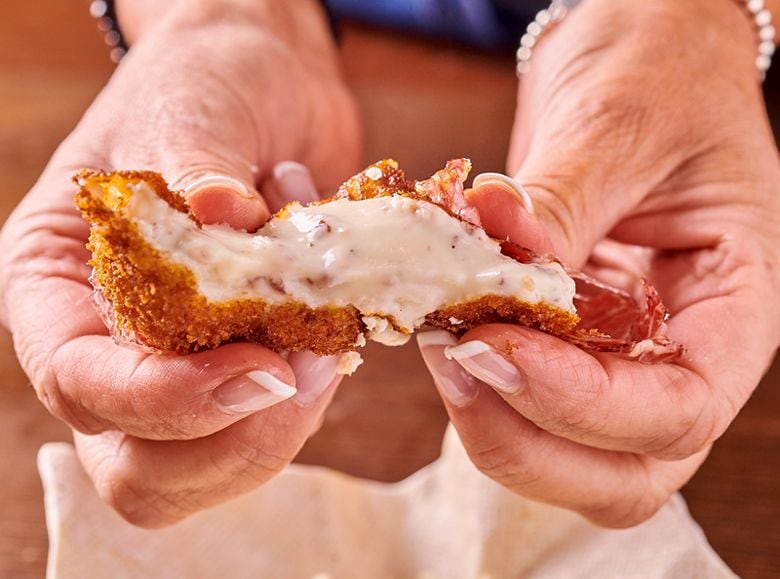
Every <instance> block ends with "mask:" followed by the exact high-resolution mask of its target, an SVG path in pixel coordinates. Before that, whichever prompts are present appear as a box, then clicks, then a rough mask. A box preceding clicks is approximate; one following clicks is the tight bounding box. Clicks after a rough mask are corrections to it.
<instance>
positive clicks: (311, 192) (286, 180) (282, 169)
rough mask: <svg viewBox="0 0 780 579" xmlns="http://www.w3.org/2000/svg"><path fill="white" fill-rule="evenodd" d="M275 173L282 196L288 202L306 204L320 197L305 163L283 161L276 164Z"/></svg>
mask: <svg viewBox="0 0 780 579" xmlns="http://www.w3.org/2000/svg"><path fill="white" fill-rule="evenodd" d="M273 175H274V180H275V181H276V185H277V187H278V188H279V191H280V193H281V195H282V197H284V199H285V200H286V201H287V202H288V203H289V202H291V201H298V202H299V203H301V204H303V205H305V204H306V203H311V202H312V201H317V200H318V199H319V195H318V194H317V187H316V185H315V184H314V180H313V179H312V177H311V173H310V172H309V170H308V169H307V168H306V166H305V165H301V164H300V163H296V162H295V161H282V162H281V163H277V164H276V165H275V166H274V169H273Z"/></svg>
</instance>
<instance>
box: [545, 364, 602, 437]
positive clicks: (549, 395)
mask: <svg viewBox="0 0 780 579" xmlns="http://www.w3.org/2000/svg"><path fill="white" fill-rule="evenodd" d="M547 363H548V364H555V363H566V362H565V361H561V362H558V361H556V360H550V361H549V362H547ZM559 375H561V376H566V377H569V379H568V380H567V382H566V383H565V384H559V385H558V387H556V388H555V389H539V390H535V391H533V392H532V394H533V395H534V396H535V397H536V399H535V400H534V402H535V404H536V405H537V407H538V412H537V414H538V417H539V418H538V419H535V420H534V422H535V423H536V424H537V426H539V427H540V428H542V429H543V430H547V431H549V432H556V433H559V434H563V435H566V434H568V433H570V432H586V433H591V434H597V433H599V432H602V431H603V430H605V428H606V426H607V425H608V424H609V420H610V416H609V407H608V405H605V404H603V400H604V399H605V398H606V395H607V392H606V388H607V387H608V386H607V385H608V384H609V381H608V380H607V378H606V377H604V376H603V375H602V374H600V373H599V371H598V369H597V368H595V367H593V366H592V365H575V366H572V365H570V366H569V367H568V368H567V369H566V371H562V372H560V373H559Z"/></svg>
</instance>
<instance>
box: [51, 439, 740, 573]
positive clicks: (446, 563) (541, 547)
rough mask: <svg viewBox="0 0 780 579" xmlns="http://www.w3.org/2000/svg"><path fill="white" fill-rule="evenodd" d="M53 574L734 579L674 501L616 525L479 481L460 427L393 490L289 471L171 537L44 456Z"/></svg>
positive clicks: (63, 462) (71, 466) (61, 460)
mask: <svg viewBox="0 0 780 579" xmlns="http://www.w3.org/2000/svg"><path fill="white" fill-rule="evenodd" d="M38 465H39V470H40V473H41V478H42V479H43V486H44V490H45V503H46V521H47V525H48V528H49V539H50V551H49V565H48V573H47V577H48V579H92V578H96V579H97V578H103V577H106V578H108V577H110V578H115V579H121V578H140V577H143V578H161V579H167V578H171V579H174V578H175V579H181V578H188V579H198V578H204V579H205V578H208V579H211V578H220V579H221V578H223V577H229V578H231V579H240V578H244V577H246V578H249V577H252V578H256V577H269V578H282V579H287V578H291V579H294V578H317V579H326V578H328V579H329V578H333V579H341V578H360V579H373V578H383V579H384V578H407V577H409V578H412V577H414V578H425V579H434V578H435V579H438V578H442V579H460V578H463V579H472V578H474V579H476V578H480V579H488V578H491V579H493V578H494V579H503V578H505V577H529V578H533V579H552V578H561V579H563V578H565V579H578V578H598V579H609V578H612V577H614V578H620V579H627V578H632V577H637V578H641V579H653V578H675V579H676V578H680V577H685V578H686V579H692V578H726V577H728V578H732V577H735V575H734V574H733V573H732V572H731V571H730V570H729V569H728V568H727V567H726V565H725V564H724V563H723V562H722V561H721V560H720V559H719V558H718V556H717V555H716V554H715V553H714V552H713V550H712V549H711V547H710V546H709V545H708V543H707V541H706V539H705V538H704V535H703V533H702V531H701V529H700V528H699V527H698V526H697V525H696V523H695V522H694V521H693V519H691V517H690V515H689V514H688V511H687V509H686V506H685V503H684V501H683V499H682V497H680V496H679V495H677V496H674V497H673V498H672V499H671V500H670V501H669V502H668V503H667V504H666V506H664V508H663V509H661V511H660V512H659V513H658V514H657V515H656V516H655V517H653V518H652V519H651V520H649V521H647V522H646V523H644V524H642V525H639V526H638V527H635V528H632V529H627V530H605V529H601V528H599V527H596V526H594V525H592V524H590V523H588V522H587V521H585V520H584V519H582V518H581V517H579V516H577V515H575V514H572V513H570V512H567V511H564V510H561V509H557V508H554V507H549V506H546V505H542V504H539V503H534V502H531V501H527V500H525V499H522V498H520V497H517V496H515V495H513V494H511V493H509V492H507V491H505V490H504V489H503V488H502V487H500V486H499V485H497V484H495V483H493V482H492V481H491V480H489V479H488V478H486V477H484V476H483V475H481V474H480V473H479V472H478V471H477V470H476V469H475V468H474V467H473V466H472V465H471V463H470V462H469V460H468V457H467V456H466V454H465V452H464V450H463V447H462V445H461V444H460V441H459V440H458V438H457V435H456V434H455V432H454V431H453V430H452V429H450V430H449V431H448V433H447V436H446V437H445V442H444V448H443V453H442V457H441V458H440V459H439V460H437V461H436V462H435V463H433V464H431V465H429V466H428V467H426V468H424V469H422V470H420V471H418V472H417V473H415V474H414V475H412V476H410V477H409V478H407V479H405V480H403V481H401V482H399V483H395V484H383V483H376V482H372V481H365V480H359V479H355V478H351V477H348V476H345V475H343V474H340V473H337V472H333V471H330V470H328V469H324V468H316V467H305V466H299V465H292V466H290V467H289V468H288V469H287V470H285V471H284V472H283V473H282V474H281V475H279V476H278V477H276V478H275V479H273V480H272V481H271V482H270V483H268V484H267V485H265V486H264V487H262V488H260V489H258V490H256V491H254V492H252V493H250V494H248V495H245V496H243V497H241V498H239V499H236V500H233V501H231V502H229V503H227V504H224V505H222V506H219V507H217V508H214V509H211V510H209V511H206V512H202V513H199V514H197V515H195V516H193V517H190V518H189V519H187V520H185V521H183V522H182V523H180V524H178V525H175V526H173V527H169V528H166V529H162V530H155V531H148V530H142V529H139V528H136V527H133V526H132V525H130V524H128V523H126V522H125V521H124V520H122V519H121V518H120V517H119V516H117V515H116V514H115V513H114V512H113V511H112V510H111V509H110V508H108V507H107V506H105V505H104V504H103V503H102V502H101V501H100V499H99V498H98V496H97V495H96V493H95V491H94V489H93V487H92V485H91V484H90V482H89V479H88V478H87V476H86V474H85V473H84V471H83V470H82V468H81V466H80V464H79V462H78V459H77V457H76V454H75V451H74V449H73V447H72V446H71V445H69V444H66V443H56V444H47V445H45V446H44V447H43V448H41V451H40V454H39V457H38Z"/></svg>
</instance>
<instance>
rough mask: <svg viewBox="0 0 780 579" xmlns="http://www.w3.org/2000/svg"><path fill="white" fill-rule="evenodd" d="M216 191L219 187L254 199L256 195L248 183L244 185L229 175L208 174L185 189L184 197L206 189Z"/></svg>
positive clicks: (245, 197)
mask: <svg viewBox="0 0 780 579" xmlns="http://www.w3.org/2000/svg"><path fill="white" fill-rule="evenodd" d="M206 189H208V190H210V191H214V190H217V189H221V190H226V191H229V192H230V193H232V194H234V195H238V196H239V197H243V198H244V199H254V198H255V196H254V195H253V194H252V193H250V192H249V189H247V187H246V185H244V184H243V183H242V182H241V181H239V180H238V179H234V178H233V177H228V176H227V175H206V176H205V177H200V178H199V179H195V181H193V182H192V183H190V184H189V185H188V186H187V187H186V188H185V189H184V197H185V198H187V199H189V198H190V197H192V196H193V195H195V194H197V193H198V192H200V191H204V190H206Z"/></svg>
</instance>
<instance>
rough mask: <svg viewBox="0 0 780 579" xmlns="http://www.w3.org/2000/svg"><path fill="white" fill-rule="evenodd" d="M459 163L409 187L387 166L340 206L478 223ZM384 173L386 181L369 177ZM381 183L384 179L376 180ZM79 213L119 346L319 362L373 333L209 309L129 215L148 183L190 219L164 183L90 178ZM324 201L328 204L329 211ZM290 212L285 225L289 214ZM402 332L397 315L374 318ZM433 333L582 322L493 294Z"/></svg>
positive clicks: (99, 295)
mask: <svg viewBox="0 0 780 579" xmlns="http://www.w3.org/2000/svg"><path fill="white" fill-rule="evenodd" d="M467 163H468V162H467V161H465V160H457V161H453V162H451V163H450V164H448V167H447V169H446V170H445V171H441V172H439V173H437V175H436V176H434V178H432V179H429V180H426V181H420V182H416V183H415V182H409V181H407V180H406V178H405V177H404V174H403V172H402V171H400V169H398V165H397V163H395V162H394V161H390V160H387V161H382V162H380V163H377V164H375V165H372V166H371V167H369V168H368V169H366V170H365V171H363V172H362V173H360V174H358V175H357V176H355V177H353V178H352V179H350V180H349V181H347V182H346V183H345V184H344V185H343V186H342V188H341V189H340V190H339V193H337V195H336V197H334V199H336V198H340V199H345V198H346V199H350V200H352V201H359V200H361V199H368V198H373V197H381V196H387V195H393V194H400V195H404V196H408V197H413V198H415V199H418V200H423V201H428V202H432V203H436V204H437V205H439V206H441V207H442V208H444V209H445V210H446V211H448V212H449V213H450V215H452V216H453V218H458V219H462V220H464V221H467V222H469V223H471V224H472V225H473V224H474V222H475V221H477V220H478V216H476V215H475V214H474V213H470V208H469V207H467V206H466V205H465V203H463V201H462V195H459V194H458V192H457V191H456V192H455V193H454V194H453V192H452V191H453V187H452V185H453V183H452V180H458V179H460V182H462V177H463V176H464V175H463V172H464V171H465V172H467V171H468V168H469V166H468V164H467ZM373 168H376V169H377V170H378V171H379V172H381V178H378V179H372V178H367V177H366V173H368V172H370V171H372V169H373ZM374 176H375V175H374ZM75 181H76V182H77V183H78V184H79V185H80V190H79V192H78V193H77V194H76V204H77V205H78V207H79V208H80V209H81V212H82V214H83V216H84V218H85V219H87V220H88V221H89V222H90V223H91V224H92V227H91V231H90V237H89V242H88V245H87V247H88V249H89V250H90V251H91V252H92V259H91V260H90V262H89V263H90V265H91V266H92V267H93V275H92V277H91V280H90V281H91V282H92V284H93V286H94V288H95V301H96V305H97V307H98V311H99V312H100V313H101V315H102V316H103V318H104V321H105V322H106V323H107V325H108V327H109V329H110V330H111V331H112V333H113V335H114V337H115V338H116V339H117V340H118V341H119V342H121V343H129V344H135V345H138V346H141V347H144V348H145V349H149V350H153V351H157V352H169V353H178V354H186V353H190V352H196V351H199V350H203V349H208V348H215V347H217V346H219V345H220V344H224V343H228V342H234V341H251V342H257V343H260V344H263V345H265V346H267V347H268V348H271V349H273V350H276V351H282V350H287V351H304V350H309V351H312V352H314V353H316V354H318V355H329V354H340V353H344V352H348V351H353V350H357V349H358V347H359V346H360V345H361V344H363V343H364V338H363V335H364V332H365V331H366V325H365V324H364V322H363V321H362V319H361V318H362V315H363V314H361V313H360V312H359V311H358V310H357V309H356V308H355V307H352V306H349V307H340V306H339V307H335V306H334V307H318V308H311V307H309V306H307V305H306V304H303V303H299V302H295V301H288V302H286V303H281V304H279V303H276V304H273V303H269V302H266V301H264V300H262V299H259V298H247V299H234V300H227V301H222V302H212V301H209V300H208V299H207V298H206V297H205V296H203V295H202V294H201V293H200V292H199V290H198V286H197V280H196V278H195V276H194V274H193V272H192V271H190V270H189V269H188V268H186V267H184V266H182V265H180V264H177V263H174V262H172V261H171V260H170V259H169V258H168V257H167V256H166V255H164V254H163V253H161V252H160V251H158V250H157V249H156V248H155V247H153V246H152V245H151V244H150V243H149V242H148V241H147V240H146V239H144V237H143V235H142V234H141V232H140V231H139V229H138V227H137V225H136V224H135V223H134V222H133V220H132V219H131V218H130V217H128V216H127V214H126V213H125V211H124V209H125V208H126V206H127V203H128V201H129V199H130V197H131V196H132V194H133V192H132V187H133V185H134V184H138V183H141V182H143V183H146V184H147V185H148V186H150V187H151V188H152V189H153V190H154V191H155V192H156V194H157V195H158V196H159V197H160V198H161V199H163V200H164V201H165V202H166V203H167V204H168V205H169V206H170V207H172V208H173V209H175V210H176V211H179V212H181V213H186V214H188V215H189V216H190V219H192V220H193V221H194V222H195V223H194V226H200V225H199V224H198V223H197V221H196V220H195V219H194V217H193V216H192V215H191V214H190V213H189V210H188V207H187V204H186V202H185V200H184V198H183V196H182V195H181V194H180V193H178V192H174V191H171V190H170V189H169V188H168V186H167V184H166V183H165V181H164V180H163V178H162V177H161V176H160V175H158V174H156V173H152V172H147V171H122V172H114V173H101V172H94V171H86V170H84V171H81V172H80V173H79V174H78V175H77V176H76V177H75ZM327 202H328V201H327V200H326V201H324V202H323V203H327ZM284 212H285V209H282V210H281V211H280V212H279V214H277V215H278V216H280V215H283V214H284ZM371 316H372V317H374V318H377V317H379V318H384V319H387V320H388V322H389V323H390V324H391V325H392V326H393V327H394V328H395V329H396V330H400V328H399V327H398V325H397V324H396V323H395V320H394V319H393V318H392V316H389V315H383V314H381V313H372V314H371ZM425 321H426V324H427V325H428V326H431V327H435V328H442V329H446V330H449V331H451V332H455V333H462V332H465V331H467V330H469V329H471V328H473V327H475V326H478V325H480V324H484V323H490V322H509V323H519V324H523V325H527V326H532V327H535V328H539V329H542V330H544V331H546V332H550V333H553V334H558V335H563V334H566V333H567V332H570V331H571V330H572V329H573V328H574V327H575V326H576V325H577V323H578V321H579V318H578V317H577V316H576V314H573V313H571V312H569V311H566V310H563V309H560V308H557V307H555V306H552V305H550V304H547V303H538V304H535V303H533V304H532V303H527V302H523V301H521V300H518V299H516V298H512V297H505V296H498V295H484V296H480V297H478V298H476V299H474V300H472V301H468V302H465V303H458V304H451V305H448V306H446V307H444V308H441V309H440V310H438V311H435V312H433V313H431V314H429V315H428V316H427V317H426V320H425Z"/></svg>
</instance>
